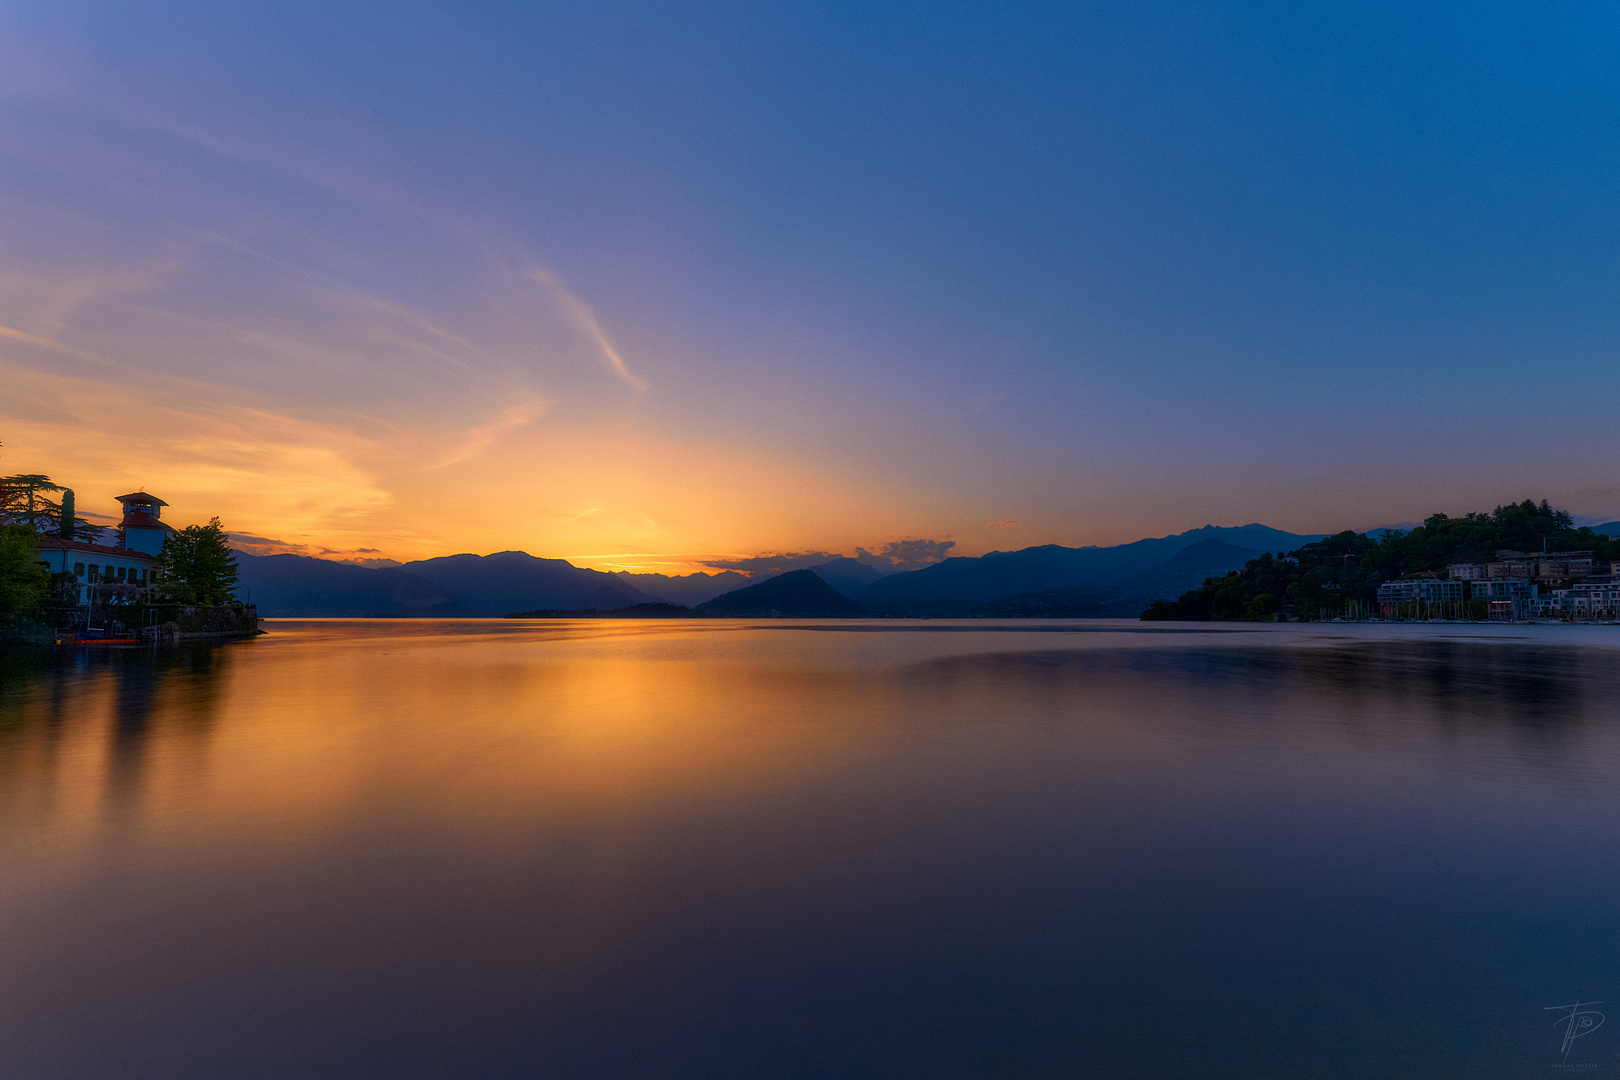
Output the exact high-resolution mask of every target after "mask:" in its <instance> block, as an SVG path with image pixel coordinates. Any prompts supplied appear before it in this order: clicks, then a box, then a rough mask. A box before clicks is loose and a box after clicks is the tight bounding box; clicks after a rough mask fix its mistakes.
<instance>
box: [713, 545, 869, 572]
mask: <svg viewBox="0 0 1620 1080" xmlns="http://www.w3.org/2000/svg"><path fill="white" fill-rule="evenodd" d="M836 558H838V556H837V555H835V554H833V553H832V552H830V551H772V552H766V553H764V554H762V555H750V556H748V557H747V558H743V559H705V560H704V562H703V565H704V566H712V567H714V568H715V569H716V570H735V571H737V572H738V573H741V574H747V575H748V576H750V577H753V576H754V575H756V574H759V575H769V576H772V577H774V576H775V575H777V574H785V573H787V572H788V571H790V570H808V569H809V568H810V567H812V566H820V565H821V564H822V563H824V562H827V561H828V560H829V559H836Z"/></svg>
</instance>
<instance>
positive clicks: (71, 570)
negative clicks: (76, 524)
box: [39, 491, 174, 605]
mask: <svg viewBox="0 0 1620 1080" xmlns="http://www.w3.org/2000/svg"><path fill="white" fill-rule="evenodd" d="M118 501H119V502H121V503H123V504H124V519H123V521H122V522H120V523H119V526H118V540H117V542H116V543H114V544H91V543H87V542H86V541H83V540H64V539H63V538H61V537H59V536H42V537H40V541H39V556H40V558H41V559H42V560H43V561H44V563H45V565H46V566H48V567H50V570H51V573H53V574H72V575H73V576H74V577H75V578H77V579H78V583H79V584H78V603H79V604H80V605H84V604H88V603H89V602H90V590H91V589H92V588H93V587H95V586H97V585H124V586H130V587H133V588H137V589H144V588H146V587H147V586H148V585H150V584H151V582H152V562H153V560H154V558H155V557H156V555H157V553H158V552H159V551H161V550H162V549H163V541H164V539H165V538H166V537H167V536H168V534H169V533H171V532H173V531H174V530H173V529H172V528H170V527H169V526H168V525H165V524H163V523H162V522H161V521H159V520H158V517H159V515H160V514H161V513H162V508H163V507H165V506H167V505H169V504H168V503H166V502H164V501H163V500H162V499H159V498H157V497H156V496H155V495H148V494H147V493H146V492H144V491H137V492H135V493H134V494H131V495H120V496H119V497H118Z"/></svg>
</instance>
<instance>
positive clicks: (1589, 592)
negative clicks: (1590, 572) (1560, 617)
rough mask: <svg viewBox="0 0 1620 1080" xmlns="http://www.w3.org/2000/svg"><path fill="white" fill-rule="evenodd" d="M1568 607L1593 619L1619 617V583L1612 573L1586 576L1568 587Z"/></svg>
mask: <svg viewBox="0 0 1620 1080" xmlns="http://www.w3.org/2000/svg"><path fill="white" fill-rule="evenodd" d="M1569 595H1570V600H1571V604H1570V608H1571V610H1572V611H1573V612H1574V613H1575V614H1577V615H1583V616H1585V617H1587V618H1593V619H1613V618H1620V583H1616V581H1615V579H1614V577H1613V576H1612V575H1609V576H1604V577H1594V578H1588V579H1586V580H1585V581H1581V582H1577V583H1576V584H1574V585H1571V586H1570V587H1569Z"/></svg>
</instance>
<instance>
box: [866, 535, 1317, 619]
mask: <svg viewBox="0 0 1620 1080" xmlns="http://www.w3.org/2000/svg"><path fill="white" fill-rule="evenodd" d="M1323 535H1325V534H1312V535H1300V534H1297V533H1287V532H1283V531H1281V530H1280V529H1273V528H1269V527H1267V526H1265V525H1258V524H1254V525H1243V526H1239V527H1236V528H1222V527H1218V526H1214V525H1206V526H1204V527H1203V528H1201V529H1190V530H1188V531H1187V532H1184V533H1180V534H1178V535H1176V536H1164V537H1157V538H1153V539H1147V540H1138V541H1136V542H1135V543H1130V544H1120V545H1118V546H1117V547H1106V548H1105V547H1083V548H1066V547H1062V546H1060V545H1057V544H1045V545H1042V546H1040V547H1030V548H1024V549H1022V550H1020V551H992V552H990V553H988V554H986V555H981V556H980V557H978V558H976V559H975V558H956V559H946V560H945V561H944V562H940V563H935V564H934V565H933V566H930V567H926V568H924V569H922V570H912V571H909V572H907V573H904V574H895V575H893V576H891V577H886V578H883V579H882V580H881V581H877V582H874V583H873V584H871V585H869V586H867V587H866V588H865V589H863V590H861V591H860V592H859V593H857V594H856V596H855V599H856V600H857V601H858V602H859V603H860V604H861V605H862V606H863V607H865V608H866V609H867V610H869V611H874V612H890V613H896V614H907V613H914V614H925V615H933V614H947V613H951V612H964V611H972V610H974V609H976V608H979V607H982V606H983V605H985V604H989V603H993V602H995V601H998V600H1002V599H1006V598H1008V597H1012V596H1018V595H1022V594H1025V593H1034V592H1041V591H1044V590H1047V589H1057V588H1077V587H1084V586H1099V585H1114V584H1118V583H1120V582H1122V581H1124V580H1125V579H1127V578H1129V577H1131V576H1132V575H1135V574H1140V573H1144V572H1146V571H1150V570H1153V569H1154V568H1155V567H1158V566H1161V565H1163V564H1164V563H1165V562H1167V561H1168V560H1169V559H1171V558H1173V557H1174V556H1176V555H1177V554H1179V553H1180V552H1183V551H1185V550H1187V549H1188V548H1191V547H1193V546H1194V545H1196V544H1199V543H1200V542H1202V541H1205V540H1213V541H1217V542H1219V543H1221V544H1223V545H1225V546H1228V547H1231V548H1233V549H1241V550H1248V551H1251V552H1253V551H1268V550H1269V551H1292V550H1294V549H1296V548H1298V547H1301V546H1302V545H1304V544H1308V543H1311V542H1312V541H1315V540H1320V539H1321V538H1322V536H1323ZM1249 557H1251V558H1252V557H1253V556H1252V555H1251V556H1249ZM1242 565H1243V561H1242V560H1240V561H1238V562H1237V563H1236V564H1235V566H1233V567H1232V569H1237V568H1241V567H1242ZM1223 569H1224V568H1223ZM1199 580H1202V579H1201V578H1200V579H1199Z"/></svg>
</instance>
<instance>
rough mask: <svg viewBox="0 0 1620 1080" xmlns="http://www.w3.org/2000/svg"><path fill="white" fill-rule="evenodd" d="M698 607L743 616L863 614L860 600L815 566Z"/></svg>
mask: <svg viewBox="0 0 1620 1080" xmlns="http://www.w3.org/2000/svg"><path fill="white" fill-rule="evenodd" d="M698 610H699V611H702V612H707V613H708V614H711V615H731V616H738V617H742V618H765V617H769V616H777V615H782V616H788V617H790V618H798V619H803V618H820V617H828V616H843V615H860V614H862V609H861V606H860V605H859V604H857V603H856V602H855V601H853V600H851V599H850V598H849V597H847V596H845V595H844V594H843V593H841V592H839V591H838V590H837V589H834V588H833V587H832V586H831V585H828V584H827V583H826V582H825V581H823V580H821V578H820V577H818V576H816V573H815V571H813V570H792V571H789V572H788V573H786V574H782V575H779V576H777V577H773V578H771V579H770V580H768V581H762V582H760V583H759V584H758V585H748V586H745V587H744V588H741V589H737V590H735V591H733V592H728V593H726V594H725V595H724V596H717V597H715V598H714V599H713V600H710V601H709V602H708V603H705V604H699V605H698Z"/></svg>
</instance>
